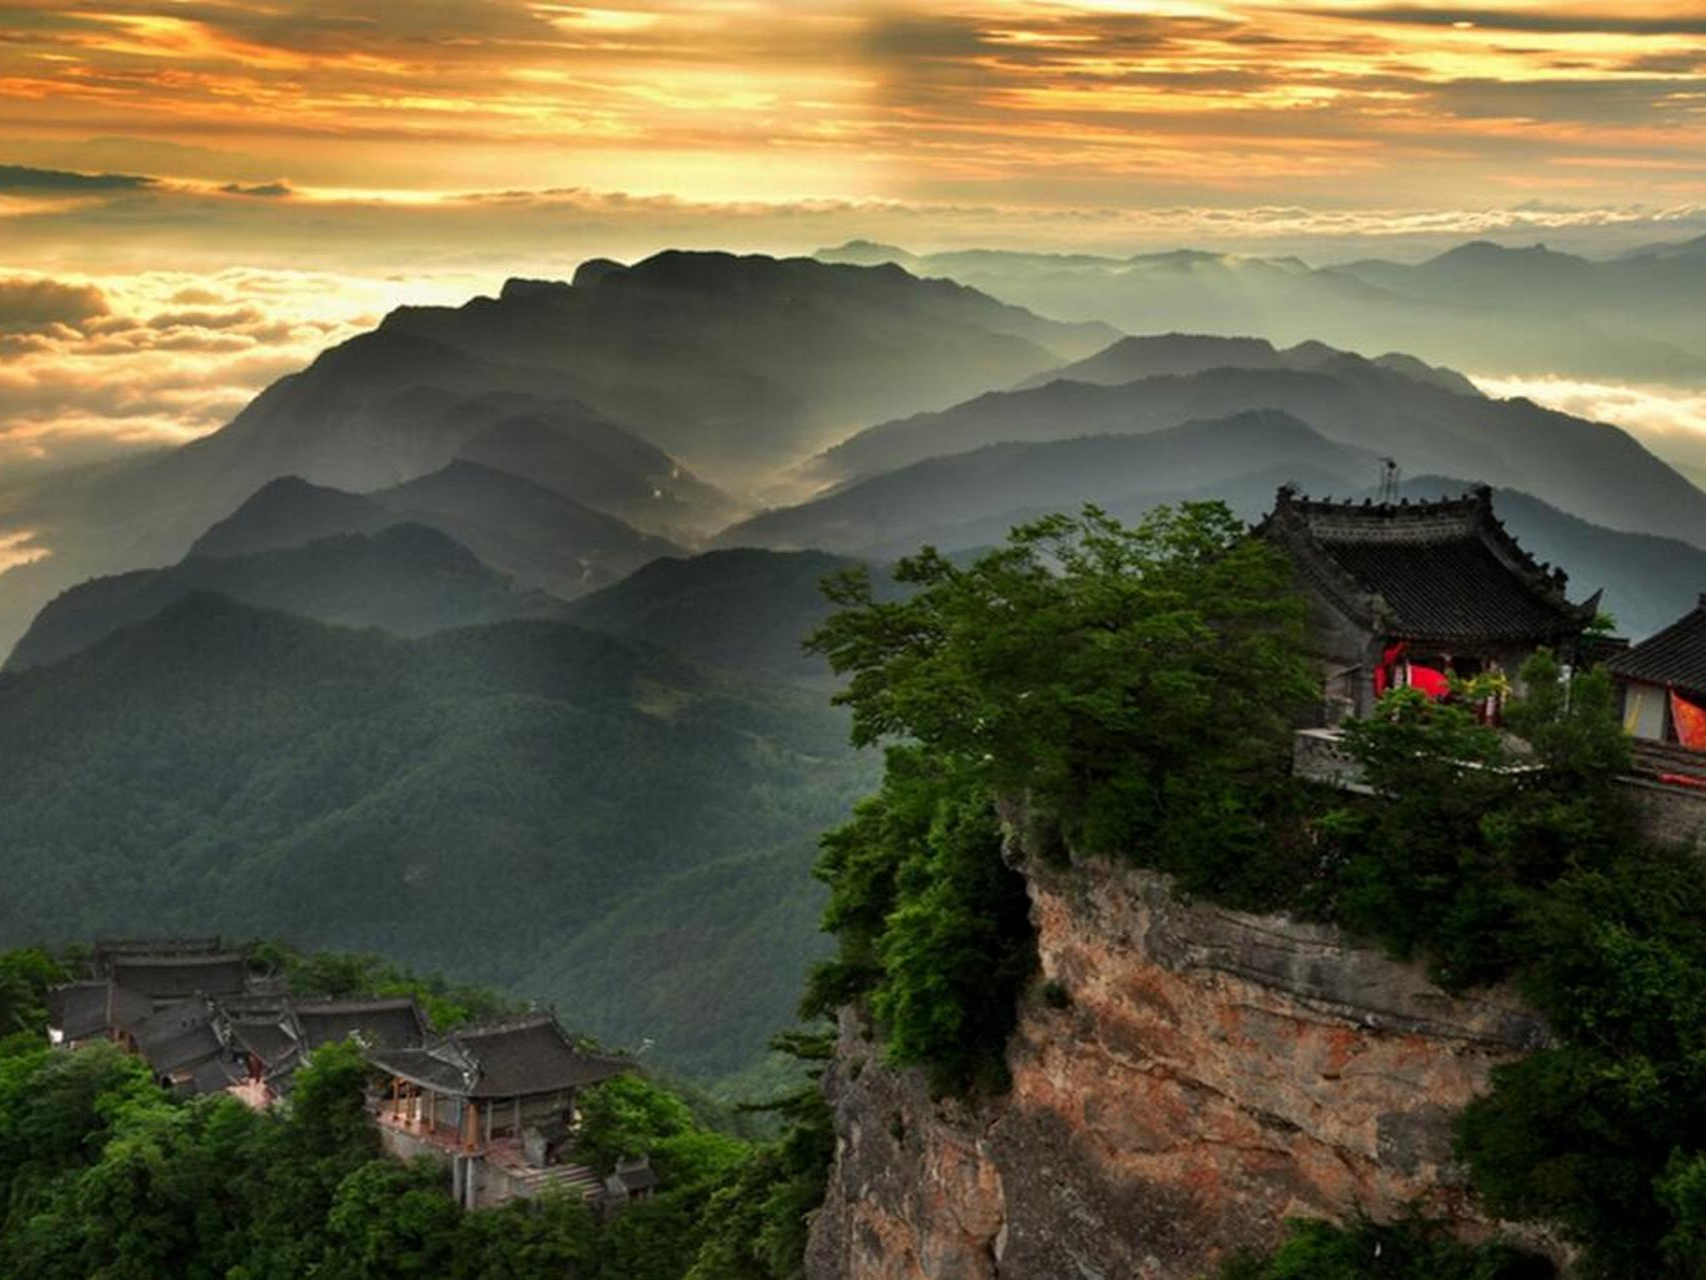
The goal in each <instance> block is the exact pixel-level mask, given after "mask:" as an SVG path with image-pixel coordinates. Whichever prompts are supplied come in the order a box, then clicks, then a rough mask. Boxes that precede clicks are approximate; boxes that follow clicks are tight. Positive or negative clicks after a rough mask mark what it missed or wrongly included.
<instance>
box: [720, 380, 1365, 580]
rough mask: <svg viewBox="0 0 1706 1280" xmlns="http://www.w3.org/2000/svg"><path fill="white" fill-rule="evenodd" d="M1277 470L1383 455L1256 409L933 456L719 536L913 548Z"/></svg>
mask: <svg viewBox="0 0 1706 1280" xmlns="http://www.w3.org/2000/svg"><path fill="white" fill-rule="evenodd" d="M1083 385H1084V384H1081V383H1061V384H1054V385H1053V386H1050V387H1047V388H1044V389H1043V391H1041V392H1034V393H1020V394H1021V395H1025V396H1030V395H1043V394H1046V393H1047V392H1051V391H1055V390H1056V389H1057V388H1080V387H1083ZM1274 468H1283V469H1289V470H1291V471H1293V472H1297V473H1300V474H1303V473H1307V474H1308V475H1309V476H1310V477H1311V478H1317V477H1323V476H1325V477H1332V478H1334V479H1335V480H1337V482H1338V483H1339V484H1340V485H1341V487H1349V486H1350V485H1351V484H1353V483H1354V481H1353V480H1352V477H1353V476H1355V475H1356V474H1357V473H1358V472H1361V473H1363V474H1367V475H1373V474H1375V472H1376V468H1377V464H1376V460H1375V457H1374V455H1372V454H1369V453H1367V452H1365V451H1362V450H1357V449H1351V448H1347V447H1345V446H1344V445H1340V444H1335V443H1333V442H1332V441H1330V440H1328V439H1326V438H1325V437H1324V436H1322V435H1321V434H1320V433H1319V432H1318V431H1316V430H1314V429H1313V428H1312V427H1310V426H1309V425H1308V424H1307V423H1305V422H1302V421H1300V420H1299V419H1298V418H1295V417H1293V416H1292V415H1290V414H1287V413H1283V412H1279V411H1275V410H1249V411H1246V412H1243V413H1238V414H1234V415H1231V416H1229V417H1226V418H1217V419H1212V420H1204V421H1193V422H1187V423H1185V424H1183V425H1182V426H1177V427H1170V428H1167V429H1163V430H1156V431H1153V432H1148V433H1133V434H1128V435H1082V436H1076V437H1069V438H1067V439H1063V440H1008V441H1002V442H999V443H994V444H986V445H981V446H979V447H975V448H972V449H969V450H967V451H965V452H961V453H950V454H940V455H937V456H934V457H927V458H925V459H923V460H921V461H918V462H912V463H908V464H906V465H903V466H901V467H898V468H896V469H895V470H893V471H886V472H881V473H879V474H877V475H874V476H871V477H868V478H865V479H862V480H858V481H855V482H852V483H849V484H847V485H844V486H842V487H839V488H837V489H835V490H833V491H832V492H830V493H828V494H826V495H825V496H823V497H821V498H818V499H816V500H814V501H812V502H808V503H804V504H802V505H800V506H797V507H791V508H786V509H783V510H780V511H773V512H767V513H765V514H763V515H759V516H754V517H753V518H752V519H750V520H747V521H745V522H743V523H742V524H739V525H736V526H734V527H733V528H732V529H729V530H727V531H725V532H724V533H723V534H722V535H721V536H720V538H719V541H720V542H721V543H722V544H723V545H725V546H741V545H756V546H773V547H790V548H797V547H826V548H828V549H830V550H832V551H842V552H858V553H862V554H896V553H904V552H905V551H908V550H911V549H913V548H915V547H917V546H918V545H919V544H920V543H922V542H927V541H928V542H936V543H937V544H938V545H945V546H966V545H974V544H975V543H977V542H984V541H989V542H995V541H1000V540H1001V538H1002V537H1003V536H1004V535H1005V533H1006V527H1007V526H1006V524H1005V523H1002V521H1005V520H1007V519H1008V517H1009V516H1010V515H1011V514H1012V513H1016V512H1031V513H1035V514H1042V513H1045V512H1048V511H1059V510H1067V511H1075V510H1077V509H1078V508H1079V507H1081V506H1082V505H1083V504H1084V503H1086V502H1095V503H1098V504H1100V505H1103V506H1110V505H1115V504H1119V503H1122V502H1124V501H1125V500H1126V499H1127V498H1128V497H1131V496H1133V495H1136V494H1139V493H1144V494H1173V493H1179V492H1183V491H1196V490H1199V489H1200V490H1205V491H1210V490H1214V489H1216V488H1217V487H1218V486H1221V485H1225V484H1227V483H1229V482H1233V481H1235V480H1237V479H1238V478H1240V477H1242V476H1245V475H1248V474H1250V473H1252V472H1263V473H1266V472H1267V471H1269V470H1272V469H1274ZM1269 496H1271V490H1270V494H1269Z"/></svg>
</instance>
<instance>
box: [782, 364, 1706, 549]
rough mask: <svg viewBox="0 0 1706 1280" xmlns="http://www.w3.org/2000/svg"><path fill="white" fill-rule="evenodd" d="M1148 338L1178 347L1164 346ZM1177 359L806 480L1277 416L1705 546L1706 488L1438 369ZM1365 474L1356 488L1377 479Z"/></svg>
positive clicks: (1617, 435) (1602, 433) (1585, 429)
mask: <svg viewBox="0 0 1706 1280" xmlns="http://www.w3.org/2000/svg"><path fill="white" fill-rule="evenodd" d="M1155 343H1156V345H1157V346H1160V347H1163V348H1169V349H1170V348H1172V347H1174V346H1175V345H1176V342H1175V339H1173V338H1170V337H1164V338H1160V339H1156V340H1155ZM1242 350H1248V348H1247V347H1240V351H1242ZM1257 350H1258V351H1261V350H1262V348H1260V347H1258V348H1257ZM1188 354H1189V358H1188V361H1187V362H1186V367H1187V368H1189V369H1192V370H1194V371H1189V372H1178V373H1175V372H1163V373H1159V374H1154V375H1151V376H1145V377H1141V378H1139V379H1137V380H1136V381H1131V382H1124V383H1117V384H1114V385H1106V384H1103V383H1100V382H1089V381H1080V380H1077V379H1075V378H1074V377H1073V367H1072V366H1068V367H1066V368H1064V369H1062V370H1060V371H1059V376H1058V377H1057V378H1056V379H1054V380H1052V381H1050V382H1048V383H1047V384H1046V385H1042V386H1031V387H1029V388H1026V389H1020V390H1012V391H992V392H988V393H986V394H984V395H982V396H978V397H976V398H974V399H972V400H968V401H966V402H964V403H962V404H959V405H956V406H954V407H953V408H952V409H948V410H945V411H942V412H938V413H927V414H915V415H912V416H910V417H907V418H901V419H896V420H894V421H891V422H886V423H881V424H879V425H877V426H874V427H870V428H867V429H866V430H864V431H862V432H859V433H858V434H856V435H853V436H850V437H849V438H848V439H846V440H844V441H842V442H841V443H840V444H838V445H835V446H834V447H833V448H831V449H828V450H826V451H825V452H824V453H822V454H821V455H819V456H818V457H817V458H816V459H814V460H813V461H812V462H811V463H809V464H807V466H806V467H805V468H804V471H805V474H807V475H810V476H813V477H814V478H817V479H820V480H821V481H823V482H825V483H828V484H845V483H847V482H850V481H853V480H856V479H860V478H864V477H869V476H873V475H876V474H879V473H881V472H885V471H892V470H894V469H895V468H898V467H904V466H907V465H910V464H912V463H915V462H921V461H923V460H925V459H927V458H930V457H937V456H941V455H945V454H953V453H962V452H965V451H967V450H970V449H975V448H978V447H981V446H984V445H990V444H1000V443H1006V442H1013V441H1044V440H1067V439H1071V438H1073V437H1077V436H1084V435H1094V434H1107V433H1119V434H1133V433H1142V432H1147V431H1156V430H1164V429H1168V428H1172V427H1175V426H1177V425H1178V424H1180V423H1184V422H1189V421H1192V420H1206V419H1216V418H1229V417H1232V416H1234V415H1237V414H1240V413H1244V412H1248V411H1252V410H1281V411H1284V412H1286V413H1288V414H1290V415H1292V416H1293V417H1295V418H1298V419H1300V420H1302V421H1304V422H1306V423H1308V424H1309V426H1311V427H1313V428H1314V429H1315V431H1317V432H1319V433H1320V434H1321V435H1322V436H1324V437H1326V438H1327V439H1329V440H1331V441H1334V442H1336V443H1339V444H1343V445H1346V446H1347V447H1350V448H1355V449H1361V450H1366V451H1369V452H1371V453H1374V454H1377V455H1381V456H1386V457H1391V458H1393V459H1395V460H1396V461H1397V462H1398V463H1399V464H1400V465H1401V466H1402V467H1403V468H1404V469H1405V470H1406V471H1409V472H1411V473H1428V472H1447V473H1450V474H1453V475H1468V476H1474V477H1476V478H1477V479H1479V480H1483V481H1485V482H1487V483H1489V484H1494V485H1504V486H1508V487H1513V488H1520V489H1522V490H1524V491H1525V492H1529V493H1533V494H1535V495H1536V496H1537V497H1540V498H1542V499H1544V500H1545V501H1547V502H1551V503H1553V504H1554V505H1557V506H1559V507H1562V508H1564V509H1565V510H1568V511H1570V512H1573V513H1574V514H1577V515H1579V516H1581V517H1583V518H1584V519H1587V520H1591V521H1593V522H1595V523H1598V524H1604V525H1607V526H1609V527H1611V528H1615V529H1623V530H1628V531H1631V532H1640V533H1653V534H1658V535H1661V536H1666V537H1677V538H1683V539H1687V540H1691V541H1692V540H1697V539H1699V540H1706V493H1703V492H1702V491H1701V490H1700V489H1699V488H1697V487H1696V486H1695V485H1693V484H1692V483H1690V482H1689V481H1688V480H1686V479H1684V478H1683V477H1682V476H1681V475H1680V474H1678V473H1677V472H1676V471H1675V470H1674V469H1673V468H1671V467H1670V466H1669V465H1667V464H1666V463H1664V462H1662V461H1661V460H1660V459H1658V458H1656V457H1654V456H1653V455H1652V454H1651V453H1649V452H1648V451H1647V450H1646V449H1645V448H1644V447H1642V446H1641V445H1640V444H1639V443H1638V442H1637V441H1635V440H1634V438H1633V437H1631V436H1629V435H1628V434H1627V433H1625V432H1623V431H1620V430H1618V429H1616V428H1615V427H1611V426H1608V425H1605V424H1602V423H1593V422H1588V421H1585V420H1584V419H1580V418H1573V417H1571V416H1570V415H1568V414H1564V413H1558V412H1555V411H1553V410H1550V409H1543V408H1541V407H1540V406H1539V405H1536V404H1534V403H1533V402H1531V401H1528V400H1495V399H1491V398H1489V397H1486V396H1482V395H1479V394H1474V395H1471V394H1467V393H1464V392H1462V391H1458V390H1453V389H1452V387H1451V386H1450V385H1449V384H1448V382H1447V380H1446V379H1445V378H1444V376H1443V375H1442V374H1440V372H1439V371H1438V370H1427V371H1425V372H1423V373H1421V374H1420V375H1418V374H1417V373H1415V372H1413V371H1410V370H1407V369H1404V368H1402V367H1392V366H1391V365H1385V364H1376V363H1375V362H1373V361H1370V360H1366V359H1363V358H1362V357H1360V356H1356V355H1351V354H1349V353H1344V352H1340V353H1337V354H1336V355H1334V356H1331V357H1324V358H1322V359H1320V360H1319V361H1318V362H1316V363H1314V364H1313V365H1312V366H1311V367H1309V368H1302V369H1300V368H1292V367H1280V368H1275V367H1270V366H1268V365H1267V364H1266V363H1264V364H1262V365H1259V366H1258V367H1254V368H1252V367H1245V366H1241V365H1238V364H1236V363H1232V362H1235V361H1236V360H1237V359H1238V358H1239V352H1235V351H1229V352H1228V354H1227V359H1228V361H1229V363H1228V364H1227V365H1225V366H1224V367H1219V368H1206V369H1204V368H1201V363H1202V355H1201V353H1200V351H1197V350H1194V349H1193V350H1191V351H1190V352H1189V353H1188ZM1264 356H1265V353H1264ZM1149 364H1150V367H1154V366H1155V365H1157V364H1159V365H1162V366H1163V367H1165V362H1164V361H1152V362H1149ZM1105 367H1106V366H1105V363H1104V364H1101V365H1098V366H1094V367H1093V372H1097V373H1100V372H1102V371H1103V370H1105ZM1367 476H1368V478H1367V481H1365V483H1366V482H1372V480H1373V479H1374V478H1375V477H1374V475H1373V473H1372V472H1370V473H1367Z"/></svg>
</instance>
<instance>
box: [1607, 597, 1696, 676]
mask: <svg viewBox="0 0 1706 1280" xmlns="http://www.w3.org/2000/svg"><path fill="white" fill-rule="evenodd" d="M1605 669H1606V670H1607V671H1609V672H1611V674H1612V675H1614V676H1619V677H1621V678H1623V679H1625V680H1639V681H1643V682H1645V683H1647V684H1662V685H1667V686H1674V687H1675V688H1678V689H1686V690H1688V691H1689V692H1691V693H1697V694H1706V595H1702V596H1701V597H1700V603H1698V604H1697V605H1695V606H1694V608H1693V609H1692V610H1690V611H1689V612H1688V613H1685V614H1683V615H1682V617H1680V618H1678V619H1677V620H1676V621H1675V622H1673V623H1671V624H1670V626H1668V627H1666V628H1665V629H1664V630H1663V631H1659V632H1656V633H1655V634H1653V635H1650V636H1648V637H1647V638H1646V639H1645V640H1643V641H1641V643H1640V644H1638V645H1634V646H1632V647H1631V648H1628V649H1626V650H1624V651H1623V652H1622V653H1620V654H1618V655H1617V656H1616V657H1614V658H1612V659H1611V660H1610V661H1609V662H1607V663H1606V664H1605Z"/></svg>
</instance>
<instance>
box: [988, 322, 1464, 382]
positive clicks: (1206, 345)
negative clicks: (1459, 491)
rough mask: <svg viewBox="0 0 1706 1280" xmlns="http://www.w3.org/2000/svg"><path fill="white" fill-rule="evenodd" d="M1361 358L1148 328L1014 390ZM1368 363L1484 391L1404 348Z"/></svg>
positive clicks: (1317, 365) (1315, 347) (1318, 348)
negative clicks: (1139, 334) (1053, 383)
mask: <svg viewBox="0 0 1706 1280" xmlns="http://www.w3.org/2000/svg"><path fill="white" fill-rule="evenodd" d="M1361 360H1362V357H1361V356H1358V355H1355V354H1353V353H1351V352H1348V351H1339V350H1337V349H1336V348H1333V347H1329V346H1328V345H1327V344H1326V343H1323V342H1313V341H1311V342H1300V343H1298V344H1297V345H1296V346H1294V347H1287V348H1285V349H1284V350H1281V349H1280V348H1278V347H1275V346H1274V344H1273V343H1271V342H1269V341H1267V340H1266V339H1264V338H1224V337H1220V336H1218V335H1213V334H1197V333H1164V334H1148V335H1141V336H1134V337H1129V338H1121V339H1120V340H1119V341H1118V342H1116V343H1114V344H1113V345H1112V346H1110V347H1108V348H1106V349H1105V350H1102V351H1098V352H1097V353H1096V354H1095V355H1093V356H1087V357H1085V358H1084V359H1083V360H1079V361H1075V362H1074V363H1072V364H1069V365H1063V366H1062V367H1060V368H1059V369H1051V370H1050V371H1048V372H1047V373H1039V374H1035V375H1033V376H1031V377H1029V378H1026V379H1025V380H1024V381H1023V382H1021V383H1019V385H1018V386H1017V387H1015V388H1014V390H1016V391H1023V390H1026V389H1028V388H1030V387H1041V386H1047V385H1048V384H1049V383H1051V382H1089V383H1093V384H1095V385H1097V386H1103V387H1112V386H1119V385H1120V384H1122V383H1126V382H1137V381H1139V380H1141V379H1143V378H1156V377H1166V376H1173V377H1186V376H1189V375H1191V374H1196V373H1207V372H1208V371H1209V370H1211V369H1298V370H1305V371H1308V370H1323V371H1326V372H1329V373H1330V372H1332V371H1333V369H1334V368H1354V367H1355V365H1356V363H1357V362H1359V361H1361ZM1367 363H1369V364H1373V365H1378V366H1379V367H1380V368H1382V369H1386V370H1389V371H1391V372H1393V373H1397V374H1400V375H1402V376H1403V377H1406V378H1409V379H1410V380H1411V381H1413V382H1422V383H1427V384H1429V385H1431V386H1435V387H1438V388H1440V389H1441V390H1445V391H1450V392H1452V393H1453V394H1456V395H1463V396H1480V395H1481V390H1480V388H1478V387H1477V386H1476V385H1475V384H1474V383H1473V382H1471V381H1470V380H1469V379H1468V378H1466V377H1464V376H1463V375H1462V374H1461V373H1458V372H1457V370H1455V369H1443V368H1439V367H1436V366H1434V365H1429V364H1425V363H1423V362H1422V361H1420V360H1417V359H1416V358H1415V357H1414V356H1407V355H1404V354H1402V353H1401V352H1395V351H1390V352H1387V353H1386V354H1385V355H1380V356H1375V357H1374V358H1373V359H1372V360H1370V361H1368V362H1367Z"/></svg>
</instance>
